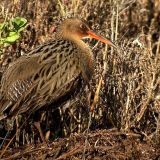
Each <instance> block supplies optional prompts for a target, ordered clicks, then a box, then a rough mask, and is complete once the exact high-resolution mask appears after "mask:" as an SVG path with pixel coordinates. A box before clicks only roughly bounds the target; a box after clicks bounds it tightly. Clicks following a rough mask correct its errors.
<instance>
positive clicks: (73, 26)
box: [58, 18, 116, 48]
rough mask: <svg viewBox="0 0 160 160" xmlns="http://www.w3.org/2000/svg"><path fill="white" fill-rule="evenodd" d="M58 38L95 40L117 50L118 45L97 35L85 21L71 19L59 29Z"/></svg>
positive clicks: (65, 21)
mask: <svg viewBox="0 0 160 160" xmlns="http://www.w3.org/2000/svg"><path fill="white" fill-rule="evenodd" d="M58 36H59V37H61V38H66V39H78V40H80V39H84V38H94V39H96V40H99V41H101V42H103V43H106V44H109V45H111V46H113V47H115V48H116V45H115V44H114V43H113V42H112V41H110V40H109V39H107V38H104V37H102V36H100V35H98V34H96V33H95V32H94V31H92V30H91V28H90V27H89V26H88V25H87V24H86V22H85V21H84V20H82V19H78V18H69V19H66V20H64V21H63V22H62V24H61V25H60V27H59V32H58Z"/></svg>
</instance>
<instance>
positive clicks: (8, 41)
mask: <svg viewBox="0 0 160 160" xmlns="http://www.w3.org/2000/svg"><path fill="white" fill-rule="evenodd" d="M26 25H27V20H26V19H25V18H22V17H16V18H13V19H11V20H10V21H6V22H3V23H1V24H0V47H6V46H9V45H12V44H13V43H15V42H16V41H17V40H18V39H19V38H20V35H21V32H22V31H23V30H24V28H25V26H26Z"/></svg>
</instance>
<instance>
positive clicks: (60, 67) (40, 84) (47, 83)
mask: <svg viewBox="0 0 160 160" xmlns="http://www.w3.org/2000/svg"><path fill="white" fill-rule="evenodd" d="M70 43H71V42H69V41H65V40H59V41H53V42H50V43H48V44H45V45H42V46H39V47H37V48H36V49H35V50H34V51H32V52H31V53H29V55H27V56H22V57H20V58H19V59H18V60H17V61H16V62H14V63H12V64H11V66H10V67H9V68H8V69H7V71H6V72H5V74H4V76H3V80H2V95H3V97H4V98H5V99H6V100H8V101H12V105H10V106H9V107H7V108H6V106H1V107H0V112H5V111H7V112H8V113H9V114H13V113H15V112H16V113H23V112H25V111H27V110H29V109H32V108H31V107H33V105H31V104H34V103H37V104H36V105H37V108H40V107H41V106H42V105H44V104H45V103H51V101H54V100H57V99H58V98H60V97H61V96H63V95H65V91H66V92H68V90H69V89H70V88H71V87H72V83H70V82H73V81H74V80H75V79H76V77H77V76H78V75H79V74H80V72H79V71H78V72H77V67H78V59H75V57H74V54H72V53H73V52H74V53H75V54H76V52H77V49H76V47H74V46H73V45H72V47H70V48H69V49H68V47H69V46H70V45H71V44H70ZM61 44H63V45H61ZM60 46H63V47H60ZM76 60H77V62H76ZM76 64H77V65H76ZM66 86H67V87H66ZM1 102H2V101H1ZM1 102H0V103H1ZM38 103H39V104H38ZM36 105H34V107H36Z"/></svg>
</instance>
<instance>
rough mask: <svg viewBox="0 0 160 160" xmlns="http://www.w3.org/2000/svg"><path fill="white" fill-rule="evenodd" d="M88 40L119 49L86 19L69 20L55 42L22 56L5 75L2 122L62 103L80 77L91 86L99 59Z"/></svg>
mask: <svg viewBox="0 0 160 160" xmlns="http://www.w3.org/2000/svg"><path fill="white" fill-rule="evenodd" d="M84 38H93V39H96V40H98V41H101V42H102V43H105V44H108V45H111V46H112V47H115V48H116V47H117V46H116V45H115V44H114V43H113V42H112V41H111V40H109V39H107V38H104V37H102V36H100V35H98V34H97V33H95V32H94V31H93V30H92V29H91V28H90V27H89V26H88V25H87V23H86V21H85V20H83V19H80V18H74V17H73V18H67V19H65V20H64V21H63V22H62V23H61V24H60V25H59V27H58V29H57V31H56V35H55V38H54V39H52V40H50V41H48V42H44V43H43V44H41V45H39V46H37V47H35V49H33V50H31V51H30V52H29V53H27V54H25V55H22V56H21V57H19V58H18V59H17V60H16V61H14V62H12V63H11V64H10V65H9V67H8V68H7V69H6V71H5V72H4V74H3V76H2V80H1V91H0V94H1V95H0V96H1V98H0V120H2V119H6V118H11V117H16V116H18V115H20V114H24V113H27V114H32V113H34V112H35V111H37V110H39V109H40V108H42V107H44V106H47V105H49V104H51V103H54V102H56V101H59V100H60V99H61V98H62V97H65V96H66V95H67V94H69V93H70V92H71V91H72V90H73V89H74V88H76V87H77V85H78V83H79V82H78V79H79V78H82V79H83V80H84V81H86V82H87V83H88V82H89V81H90V80H91V79H92V76H93V73H94V68H95V59H94V55H93V52H92V50H91V48H90V47H89V46H88V45H87V44H86V43H85V42H84V41H83V39H84Z"/></svg>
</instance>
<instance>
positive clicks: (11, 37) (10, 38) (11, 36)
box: [4, 32, 20, 44]
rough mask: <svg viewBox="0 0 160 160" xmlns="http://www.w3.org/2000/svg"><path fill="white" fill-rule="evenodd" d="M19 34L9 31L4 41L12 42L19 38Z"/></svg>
mask: <svg viewBox="0 0 160 160" xmlns="http://www.w3.org/2000/svg"><path fill="white" fill-rule="evenodd" d="M19 37H20V35H19V33H17V32H10V33H9V36H8V37H6V38H5V40H4V43H9V44H12V43H13V42H15V41H16V40H17V39H19Z"/></svg>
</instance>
